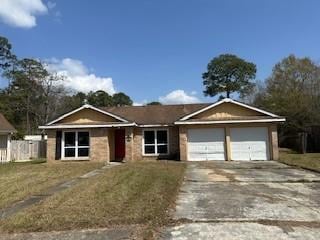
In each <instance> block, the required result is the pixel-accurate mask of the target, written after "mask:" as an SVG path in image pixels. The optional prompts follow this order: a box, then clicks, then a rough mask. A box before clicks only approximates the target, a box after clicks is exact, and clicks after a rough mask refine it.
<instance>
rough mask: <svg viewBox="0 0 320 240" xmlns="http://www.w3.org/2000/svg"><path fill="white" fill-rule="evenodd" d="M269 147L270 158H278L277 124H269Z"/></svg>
mask: <svg viewBox="0 0 320 240" xmlns="http://www.w3.org/2000/svg"><path fill="white" fill-rule="evenodd" d="M269 142H270V143H269V147H270V148H271V149H270V159H272V160H278V159H279V146H278V130H277V125H275V124H273V125H271V126H269Z"/></svg>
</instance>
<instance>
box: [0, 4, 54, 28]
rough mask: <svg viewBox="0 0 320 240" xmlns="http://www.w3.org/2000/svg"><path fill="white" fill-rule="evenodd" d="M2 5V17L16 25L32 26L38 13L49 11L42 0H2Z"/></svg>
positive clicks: (0, 14) (34, 24)
mask: <svg viewBox="0 0 320 240" xmlns="http://www.w3.org/2000/svg"><path fill="white" fill-rule="evenodd" d="M0 5H1V6H0V19H1V20H2V21H3V22H4V23H6V24H9V25H11V26H15V27H22V28H32V27H34V26H36V25H37V23H36V15H39V14H45V13H47V12H48V8H47V6H46V5H45V4H44V3H43V2H42V0H1V1H0Z"/></svg>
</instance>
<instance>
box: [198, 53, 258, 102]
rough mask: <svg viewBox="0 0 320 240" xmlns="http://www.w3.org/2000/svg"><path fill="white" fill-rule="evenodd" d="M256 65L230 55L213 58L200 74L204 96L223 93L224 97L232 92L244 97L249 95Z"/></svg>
mask: <svg viewBox="0 0 320 240" xmlns="http://www.w3.org/2000/svg"><path fill="white" fill-rule="evenodd" d="M256 71H257V70H256V65H255V64H253V63H251V62H247V61H245V60H243V59H241V58H239V57H237V56H235V55H232V54H222V55H219V56H218V57H215V58H213V59H212V60H211V61H210V62H209V64H208V66H207V72H205V73H203V74H202V78H203V84H204V86H205V90H204V94H205V96H211V97H213V96H216V95H218V94H219V93H225V94H226V97H228V98H229V97H230V95H231V94H232V93H234V92H237V93H239V94H240V96H241V97H244V96H246V95H248V94H249V93H251V91H252V89H253V87H254V85H255V84H254V83H253V82H252V81H253V80H254V79H255V77H256Z"/></svg>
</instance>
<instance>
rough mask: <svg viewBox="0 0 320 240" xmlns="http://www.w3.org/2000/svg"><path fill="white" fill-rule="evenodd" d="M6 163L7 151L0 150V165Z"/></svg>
mask: <svg viewBox="0 0 320 240" xmlns="http://www.w3.org/2000/svg"><path fill="white" fill-rule="evenodd" d="M4 162H7V149H2V148H0V163H4Z"/></svg>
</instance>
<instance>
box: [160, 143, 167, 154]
mask: <svg viewBox="0 0 320 240" xmlns="http://www.w3.org/2000/svg"><path fill="white" fill-rule="evenodd" d="M158 153H159V154H167V153H168V146H167V145H162V146H158Z"/></svg>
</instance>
